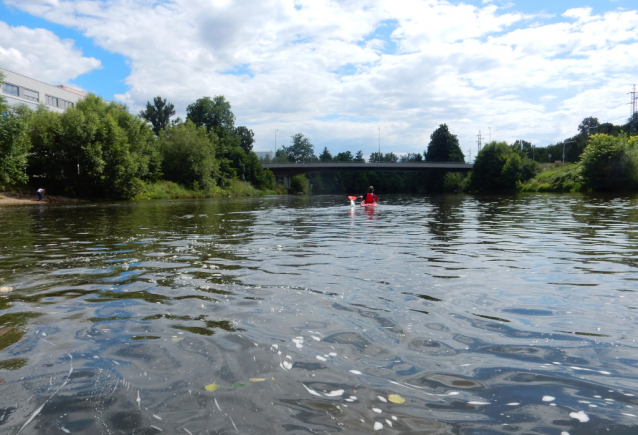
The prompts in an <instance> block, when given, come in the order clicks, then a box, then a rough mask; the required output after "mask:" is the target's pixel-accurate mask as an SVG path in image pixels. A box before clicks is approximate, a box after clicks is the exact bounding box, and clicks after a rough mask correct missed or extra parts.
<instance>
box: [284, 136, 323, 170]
mask: <svg viewBox="0 0 638 435" xmlns="http://www.w3.org/2000/svg"><path fill="white" fill-rule="evenodd" d="M282 151H283V152H284V153H285V155H286V157H287V160H288V162H290V163H309V162H312V161H313V160H315V159H316V157H315V149H314V146H313V145H312V142H310V139H309V138H307V137H305V136H304V135H303V134H301V133H297V134H295V135H293V136H290V146H287V147H286V146H284V147H282ZM277 152H279V151H277Z"/></svg>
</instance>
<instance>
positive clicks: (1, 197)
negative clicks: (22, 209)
mask: <svg viewBox="0 0 638 435" xmlns="http://www.w3.org/2000/svg"><path fill="white" fill-rule="evenodd" d="M69 202H70V203H74V202H86V201H84V200H81V199H75V198H68V197H66V196H51V197H49V196H48V195H46V194H45V196H44V198H42V201H38V196H37V195H36V194H35V193H34V194H33V195H30V194H27V193H26V192H22V191H10V192H0V206H3V205H42V204H57V203H69Z"/></svg>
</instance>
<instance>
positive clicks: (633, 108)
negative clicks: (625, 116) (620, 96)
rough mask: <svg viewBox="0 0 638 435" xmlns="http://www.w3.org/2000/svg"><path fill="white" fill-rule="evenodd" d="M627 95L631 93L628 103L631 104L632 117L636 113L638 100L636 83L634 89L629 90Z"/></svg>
mask: <svg viewBox="0 0 638 435" xmlns="http://www.w3.org/2000/svg"><path fill="white" fill-rule="evenodd" d="M627 95H631V99H630V100H629V103H627V104H629V105H630V106H631V114H630V115H629V117H630V118H632V117H633V116H634V113H636V101H637V100H638V97H637V96H636V85H634V90H633V91H631V92H627Z"/></svg>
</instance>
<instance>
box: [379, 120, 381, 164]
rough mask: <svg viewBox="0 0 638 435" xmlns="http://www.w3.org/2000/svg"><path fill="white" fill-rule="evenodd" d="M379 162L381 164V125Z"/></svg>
mask: <svg viewBox="0 0 638 435" xmlns="http://www.w3.org/2000/svg"><path fill="white" fill-rule="evenodd" d="M379 164H381V127H379Z"/></svg>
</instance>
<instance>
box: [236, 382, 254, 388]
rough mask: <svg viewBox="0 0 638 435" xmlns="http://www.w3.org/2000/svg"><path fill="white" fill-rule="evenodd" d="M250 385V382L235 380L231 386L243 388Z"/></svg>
mask: <svg viewBox="0 0 638 435" xmlns="http://www.w3.org/2000/svg"><path fill="white" fill-rule="evenodd" d="M249 385H250V382H235V383H234V384H233V388H244V387H247V386H249Z"/></svg>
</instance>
